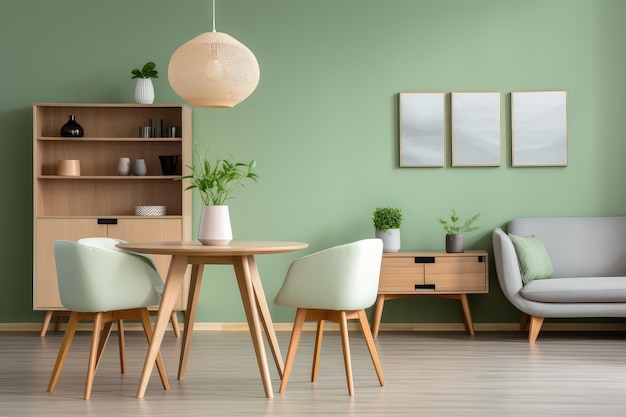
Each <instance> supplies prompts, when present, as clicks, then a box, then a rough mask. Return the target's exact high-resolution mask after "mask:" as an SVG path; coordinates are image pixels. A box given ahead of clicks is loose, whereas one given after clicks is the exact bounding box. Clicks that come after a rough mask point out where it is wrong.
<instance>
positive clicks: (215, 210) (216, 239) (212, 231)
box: [198, 206, 233, 246]
mask: <svg viewBox="0 0 626 417" xmlns="http://www.w3.org/2000/svg"><path fill="white" fill-rule="evenodd" d="M198 240H199V241H200V243H202V244H203V245H211V246H224V245H228V244H229V243H230V241H231V240H233V231H232V229H231V227H230V214H229V212H228V206H203V207H202V215H201V216H200V226H199V227H198Z"/></svg>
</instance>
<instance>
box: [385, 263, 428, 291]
mask: <svg viewBox="0 0 626 417" xmlns="http://www.w3.org/2000/svg"><path fill="white" fill-rule="evenodd" d="M416 285H424V264H423V263H415V259H414V258H413V257H401V258H386V257H383V261H382V265H381V269H380V282H379V284H378V292H379V293H385V292H391V293H395V292H413V291H415V286H416Z"/></svg>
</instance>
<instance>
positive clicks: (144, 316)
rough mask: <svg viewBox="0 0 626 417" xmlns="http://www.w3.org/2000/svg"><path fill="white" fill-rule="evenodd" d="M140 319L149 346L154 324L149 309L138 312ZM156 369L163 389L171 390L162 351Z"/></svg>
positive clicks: (157, 359) (158, 356)
mask: <svg viewBox="0 0 626 417" xmlns="http://www.w3.org/2000/svg"><path fill="white" fill-rule="evenodd" d="M138 314H139V319H140V320H141V325H142V326H143V331H144V333H145V334H146V339H148V344H150V342H151V341H152V322H151V321H150V313H149V312H148V309H147V308H142V309H139V310H138ZM156 367H157V370H158V371H159V376H160V377H161V384H163V389H169V388H170V383H169V381H168V379H167V374H166V373H165V365H164V364H163V358H162V357H161V351H159V352H158V353H157V357H156Z"/></svg>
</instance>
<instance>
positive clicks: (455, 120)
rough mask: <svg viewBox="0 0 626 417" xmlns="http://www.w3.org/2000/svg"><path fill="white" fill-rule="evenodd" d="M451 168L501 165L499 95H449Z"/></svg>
mask: <svg viewBox="0 0 626 417" xmlns="http://www.w3.org/2000/svg"><path fill="white" fill-rule="evenodd" d="M451 100H452V101H451V113H452V117H451V118H452V122H451V124H452V166H455V167H468V166H500V165H501V164H502V150H501V148H502V147H501V144H502V109H501V108H502V106H501V103H502V93H501V92H499V91H493V92H491V91H485V92H458V93H454V92H453V93H452V98H451Z"/></svg>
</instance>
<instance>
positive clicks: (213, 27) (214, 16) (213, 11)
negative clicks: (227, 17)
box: [213, 0, 215, 32]
mask: <svg viewBox="0 0 626 417" xmlns="http://www.w3.org/2000/svg"><path fill="white" fill-rule="evenodd" d="M213 32H215V0H213Z"/></svg>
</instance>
